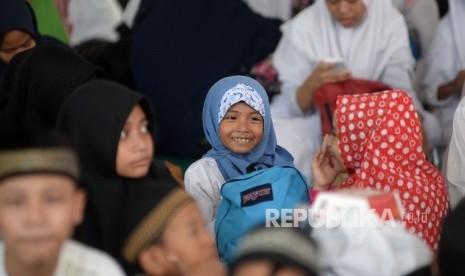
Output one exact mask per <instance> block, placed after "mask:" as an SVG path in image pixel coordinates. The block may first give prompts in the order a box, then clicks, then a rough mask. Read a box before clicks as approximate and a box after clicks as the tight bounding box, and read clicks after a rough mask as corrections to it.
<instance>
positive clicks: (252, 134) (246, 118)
mask: <svg viewBox="0 0 465 276" xmlns="http://www.w3.org/2000/svg"><path fill="white" fill-rule="evenodd" d="M219 136H220V140H221V143H223V145H224V146H225V147H226V148H228V149H229V150H230V151H232V152H234V153H237V154H246V153H249V152H250V151H252V150H253V149H254V148H255V147H256V146H258V145H259V144H260V142H261V141H262V138H263V117H262V116H261V115H260V113H259V112H258V111H256V110H255V109H253V108H252V107H250V106H249V105H248V104H246V103H244V102H238V103H236V104H235V105H233V106H231V107H230V108H229V110H228V112H226V114H225V115H224V118H223V120H222V121H221V122H220V126H219Z"/></svg>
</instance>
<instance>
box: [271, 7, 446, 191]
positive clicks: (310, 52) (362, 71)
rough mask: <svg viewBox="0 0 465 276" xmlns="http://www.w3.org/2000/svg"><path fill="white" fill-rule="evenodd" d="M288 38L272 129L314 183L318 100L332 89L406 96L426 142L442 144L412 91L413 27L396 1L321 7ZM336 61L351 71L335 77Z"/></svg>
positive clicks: (293, 24) (288, 30) (278, 55)
mask: <svg viewBox="0 0 465 276" xmlns="http://www.w3.org/2000/svg"><path fill="white" fill-rule="evenodd" d="M282 31H283V38H282V39H281V41H280V43H279V45H278V48H277V49H276V51H275V54H274V58H273V64H274V66H275V67H276V69H277V71H278V73H279V78H280V81H281V82H282V94H281V95H279V96H276V97H275V98H274V99H273V102H272V107H271V110H272V114H273V121H274V123H275V128H276V134H277V137H278V141H279V143H280V144H281V145H282V146H283V147H285V148H286V149H288V150H289V151H290V152H291V153H292V154H293V155H294V158H295V164H296V167H298V168H299V170H301V171H302V172H303V173H304V174H305V175H306V176H307V177H308V178H309V181H310V182H311V175H312V174H311V160H312V158H313V155H314V153H315V151H316V149H317V148H319V145H320V144H321V139H322V133H321V122H320V113H319V111H318V110H315V108H314V105H313V95H314V93H315V91H316V90H318V88H319V87H320V86H321V85H323V84H326V83H331V82H338V81H345V80H348V79H350V78H352V77H354V78H359V79H367V80H372V81H379V82H383V83H385V84H387V85H389V86H391V87H392V88H398V89H402V90H404V91H407V92H408V93H409V94H410V95H411V96H412V97H413V99H414V102H415V103H416V108H417V110H418V111H419V113H420V114H421V116H422V117H423V120H425V121H426V122H425V125H426V126H428V127H431V129H432V131H429V129H426V132H427V133H428V141H429V142H430V144H435V143H436V142H437V141H438V140H439V137H438V135H436V133H435V127H439V126H437V121H435V119H434V118H433V116H432V115H430V114H428V113H426V112H425V111H424V110H423V108H422V106H421V105H420V104H419V102H418V100H417V99H416V95H415V92H414V91H413V87H412V86H413V68H414V59H413V57H412V54H411V50H410V46H409V40H408V32H407V26H406V23H405V20H404V18H403V17H402V15H401V14H400V13H399V11H398V10H397V9H396V8H395V7H394V6H393V4H392V1H391V0H351V1H349V0H317V1H316V2H315V4H313V5H312V6H310V7H309V8H307V9H305V10H303V11H302V12H300V13H299V14H298V15H297V16H296V17H295V18H294V19H292V20H290V21H288V22H287V23H286V24H284V25H283V27H282ZM334 59H339V60H342V61H344V63H345V69H343V70H339V71H335V70H333V69H334V67H335V64H334V63H331V62H328V61H329V60H334ZM325 61H326V62H325ZM430 121H431V122H430ZM436 129H437V128H436Z"/></svg>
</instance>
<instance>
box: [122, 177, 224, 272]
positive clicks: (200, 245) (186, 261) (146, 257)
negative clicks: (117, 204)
mask: <svg viewBox="0 0 465 276" xmlns="http://www.w3.org/2000/svg"><path fill="white" fill-rule="evenodd" d="M155 192H156V193H155ZM121 218H122V221H121V224H120V225H121V226H122V227H123V236H125V237H127V239H126V241H125V243H124V245H123V247H122V254H123V256H124V262H125V263H126V265H125V268H126V272H127V273H128V275H134V274H140V273H145V274H146V275H199V276H208V275H211V276H221V275H225V270H224V267H223V266H222V264H221V263H220V261H219V258H218V254H217V252H216V247H215V240H214V238H213V237H212V235H211V233H210V232H209V231H208V230H207V229H206V227H205V222H204V220H203V217H202V215H201V214H200V210H199V208H198V206H197V204H196V203H195V202H194V200H193V199H192V198H191V197H190V196H189V195H188V194H187V193H186V192H185V191H184V190H183V189H181V188H178V187H173V186H166V185H165V186H163V187H154V186H153V185H151V186H148V185H146V186H137V187H136V188H135V189H134V190H133V193H132V194H128V195H127V197H126V198H125V200H124V204H123V205H122V212H121Z"/></svg>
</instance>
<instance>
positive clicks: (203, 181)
mask: <svg viewBox="0 0 465 276" xmlns="http://www.w3.org/2000/svg"><path fill="white" fill-rule="evenodd" d="M203 127H204V131H205V136H206V138H207V140H208V142H209V143H210V145H211V146H212V149H211V150H210V151H208V152H207V153H206V154H205V155H204V156H203V157H202V158H201V159H200V160H198V161H196V162H195V163H193V164H192V165H191V166H190V167H189V168H188V169H187V170H186V173H185V176H184V181H185V185H186V190H187V192H188V193H189V194H191V195H192V196H193V197H194V198H195V200H196V201H197V204H199V207H200V210H201V211H202V214H203V216H204V217H205V220H206V223H207V226H208V228H209V229H210V231H212V232H213V228H214V225H215V216H216V214H217V211H218V207H219V205H220V201H221V194H220V189H221V186H222V185H223V184H224V183H225V181H228V180H230V179H232V178H234V177H237V176H240V175H244V174H246V173H247V171H246V170H247V167H248V166H250V165H251V164H254V163H259V164H264V165H266V166H278V165H288V166H293V158H292V156H291V155H290V154H289V152H287V151H286V150H285V149H284V148H282V147H280V146H278V145H277V141H276V135H275V132H274V128H273V122H272V120H271V115H270V109H269V102H268V97H267V95H266V92H265V90H264V89H263V87H262V86H261V85H260V84H259V83H258V82H257V81H255V80H254V79H252V78H249V77H245V76H231V77H226V78H223V79H221V80H219V81H218V82H216V83H215V84H214V85H213V86H212V87H211V88H210V91H209V92H208V94H207V98H206V99H205V104H204V108H203Z"/></svg>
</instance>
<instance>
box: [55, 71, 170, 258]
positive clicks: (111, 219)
mask: <svg viewBox="0 0 465 276" xmlns="http://www.w3.org/2000/svg"><path fill="white" fill-rule="evenodd" d="M154 117H155V116H154V112H153V110H152V108H151V106H150V104H149V102H148V100H147V99H146V98H145V97H144V95H142V94H140V93H136V92H134V91H131V90H129V89H128V88H126V87H124V86H122V85H119V84H117V83H114V82H109V81H103V80H94V81H91V82H88V83H86V84H84V85H82V86H80V87H79V88H77V89H76V90H75V91H74V92H73V94H72V95H71V96H70V97H68V99H67V101H66V102H65V103H64V104H63V106H62V109H61V111H60V115H59V119H58V122H57V126H58V129H59V130H61V131H63V132H64V134H66V135H67V136H68V138H69V139H70V140H71V142H72V143H73V144H74V146H75V147H76V150H77V152H78V155H79V158H80V161H81V163H82V175H83V183H84V184H85V185H86V186H87V189H88V198H89V206H88V208H87V209H86V214H85V219H84V222H83V224H82V226H81V227H80V228H79V229H78V231H77V232H76V235H75V238H76V239H77V240H79V241H81V242H84V243H86V244H88V245H91V246H94V247H97V248H99V249H101V250H104V251H105V252H108V253H110V254H111V255H113V256H114V257H118V256H119V251H120V250H119V249H120V247H121V243H122V240H119V239H117V237H116V236H115V234H116V233H115V228H117V227H119V226H118V225H116V220H117V218H118V216H119V214H118V212H117V209H118V208H119V205H120V204H121V200H122V198H123V197H124V195H125V194H126V193H130V192H131V189H132V188H133V187H134V186H135V185H146V184H150V183H153V184H156V185H159V184H161V183H164V184H166V185H173V186H179V184H178V183H177V182H176V181H175V180H174V178H173V177H172V176H171V175H170V172H169V170H168V168H167V167H166V166H165V165H164V164H163V162H161V161H156V160H154V147H155V142H154V140H153V137H155V135H154V134H155V125H154Z"/></svg>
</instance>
